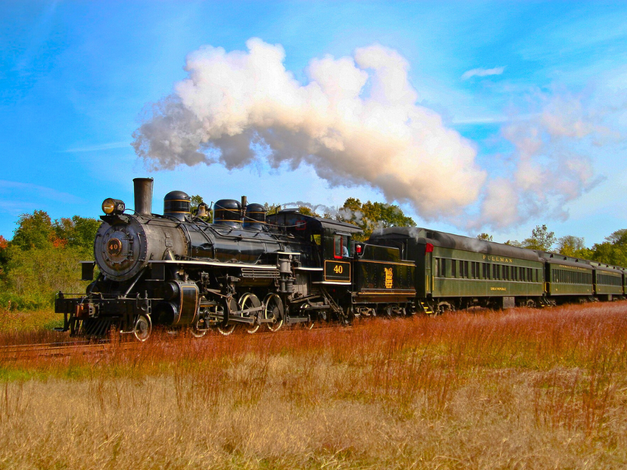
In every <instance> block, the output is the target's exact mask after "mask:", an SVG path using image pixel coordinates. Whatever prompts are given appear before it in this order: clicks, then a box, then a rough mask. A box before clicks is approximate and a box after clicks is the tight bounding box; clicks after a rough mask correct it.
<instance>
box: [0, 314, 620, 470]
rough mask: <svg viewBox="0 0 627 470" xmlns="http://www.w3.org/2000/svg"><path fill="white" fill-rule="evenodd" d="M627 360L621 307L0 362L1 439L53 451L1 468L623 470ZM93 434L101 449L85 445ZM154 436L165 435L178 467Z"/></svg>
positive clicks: (159, 339)
mask: <svg viewBox="0 0 627 470" xmlns="http://www.w3.org/2000/svg"><path fill="white" fill-rule="evenodd" d="M626 348H627V303H626V302H616V303H607V304H595V305H587V306H568V307H560V308H554V309H547V310H530V309H514V310H509V311H505V312H491V311H485V312H480V313H457V314H451V315H446V316H443V317H439V318H435V319H433V318H425V317H414V318H410V319H398V320H381V319H377V320H369V321H363V322H358V323H356V324H354V325H353V326H351V327H347V328H343V327H335V328H324V329H322V328H321V329H314V330H312V331H307V330H304V329H299V328H295V329H293V330H287V331H281V332H279V333H277V334H263V335H262V334H257V335H253V336H250V335H247V334H239V335H238V334H235V335H233V336H230V337H222V336H219V335H209V336H207V337H206V338H203V339H201V340H196V339H194V338H190V337H187V336H185V335H180V336H179V337H176V338H173V337H171V336H170V335H167V334H165V333H163V334H156V335H155V337H153V338H151V340H150V341H149V342H147V343H145V344H141V345H138V346H137V348H135V349H130V350H129V349H123V348H120V347H116V346H115V345H113V346H112V347H111V349H110V350H109V352H108V353H106V354H104V355H101V356H97V357H95V356H78V355H76V356H69V357H65V358H61V359H59V358H56V359H49V358H39V359H36V360H30V361H25V362H20V363H13V364H4V365H2V367H0V380H3V381H4V387H3V388H4V391H3V392H2V390H0V429H2V432H3V433H5V432H9V431H10V430H11V429H20V430H21V432H23V433H27V434H28V433H29V432H31V433H32V434H33V436H32V437H33V438H36V439H37V440H41V439H48V440H49V441H51V442H55V443H56V445H58V446H60V449H58V450H57V451H52V450H51V451H48V454H47V455H48V456H47V460H46V463H45V464H42V463H41V462H40V461H38V460H36V459H35V458H34V455H35V453H34V452H35V451H34V450H33V449H30V450H27V449H26V450H25V449H22V450H20V448H17V447H15V446H14V445H11V440H10V439H9V440H8V441H6V439H5V442H4V443H5V444H6V446H8V447H6V446H5V447H6V449H7V450H5V451H4V452H1V451H0V462H3V461H4V462H12V464H10V465H9V466H11V465H16V466H40V467H42V468H51V467H53V466H57V467H58V466H59V465H60V466H63V465H62V464H63V463H65V465H67V466H78V467H83V468H87V467H91V466H96V467H98V466H108V465H111V457H112V456H113V455H114V454H115V459H117V460H116V461H118V462H122V463H124V465H129V466H130V465H132V466H134V467H139V468H149V467H151V466H171V467H179V466H191V467H198V468H201V467H205V468H206V466H216V467H218V468H235V467H238V468H239V467H244V468H294V467H299V468H322V467H323V466H325V468H326V467H330V468H348V467H355V468H357V467H359V468H361V467H364V466H365V467H367V466H371V467H376V468H383V467H385V468H408V467H409V466H412V465H413V466H414V467H416V468H462V467H463V468H465V467H477V468H479V467H481V468H485V467H500V468H510V467H511V468H527V467H528V468H549V467H551V468H554V467H569V468H586V467H597V468H598V467H607V468H612V467H618V466H621V465H623V464H627V451H625V449H627V445H626V444H627V442H626V437H627V411H626V409H625V406H624V405H625V403H626V401H627V394H626V391H627V354H625V352H626V351H625V350H626ZM46 390H48V392H49V393H50V394H51V395H53V396H54V397H55V398H54V399H55V400H57V401H56V402H49V401H47V399H46V393H48V392H46ZM2 393H3V394H4V397H2V396H1V395H2ZM67 393H69V395H67ZM46 403H49V405H48V406H49V407H50V409H51V410H52V413H51V416H50V417H49V419H48V421H46V420H45V419H44V420H43V424H44V427H43V428H38V429H37V430H36V431H34V430H33V429H32V426H31V424H29V421H28V419H31V420H33V419H35V416H38V415H37V413H41V410H43V409H44V408H45V406H46ZM77 410H81V411H82V412H83V414H82V415H81V414H77V412H78V411H77ZM125 416H133V419H131V422H130V424H129V422H128V420H127V419H126V418H124V417H125ZM29 417H30V418H29ZM59 417H61V418H59ZM38 419H39V421H41V417H38ZM59 419H61V420H62V422H59V421H58V420H59ZM115 419H120V420H122V421H121V422H120V423H118V422H116V421H115ZM164 419H165V421H164ZM35 420H36V419H35ZM46 422H48V426H52V424H50V423H56V425H59V426H61V427H62V428H63V429H64V430H65V431H66V432H67V433H69V436H70V438H71V439H72V440H73V442H74V443H75V445H74V447H72V448H68V447H67V446H66V445H62V444H61V443H60V442H58V440H57V439H56V438H55V437H54V436H53V435H52V434H50V432H51V431H49V432H46V429H47V428H46V427H45V423H46ZM122 422H124V423H125V424H121V423H122ZM164 426H165V428H164ZM144 428H145V429H150V430H151V432H152V433H153V436H151V437H149V436H148V435H146V434H145V433H142V429H144ZM162 428H163V429H162ZM79 429H83V430H82V431H79ZM85 429H89V432H85ZM166 430H167V432H166ZM116 433H117V434H116ZM168 433H170V434H168ZM105 435H106V436H110V437H108V438H107V440H106V441H105V444H103V445H104V450H102V449H101V448H100V447H97V444H96V443H95V442H94V441H93V438H94V436H96V437H98V439H99V440H102V436H105ZM117 435H119V436H126V438H125V440H123V441H119V442H118V441H117V440H116V439H117V438H116V437H115V436H117ZM155 435H156V437H157V438H158V439H166V440H167V439H168V438H167V436H168V435H171V436H173V439H174V440H173V441H172V442H171V444H170V447H169V449H170V452H172V455H174V456H176V458H174V457H172V455H170V454H167V453H162V451H163V452H164V450H163V449H162V446H161V444H159V443H158V442H155V440H154V439H155ZM88 436H91V437H89V438H88ZM111 436H113V437H111ZM272 436H274V437H272ZM90 439H91V440H90ZM120 439H121V438H120ZM129 439H130V440H131V441H132V443H133V445H131V443H128V444H125V442H127V441H128V440H129ZM138 444H140V446H139V447H140V448H142V446H143V447H144V448H146V449H151V452H152V454H150V455H151V458H150V459H148V460H145V461H142V460H141V459H140V455H139V454H138V452H139V451H137V450H136V448H137V445H138ZM199 445H200V446H201V448H198V447H197V446H199ZM201 449H202V450H201ZM68 452H71V454H70V455H68V454H67V453H68ZM171 457H172V458H171ZM173 458H174V460H172V459H173ZM179 458H180V460H177V459H179ZM107 462H108V463H107ZM185 462H187V464H186V463H185ZM188 464H189V465H188Z"/></svg>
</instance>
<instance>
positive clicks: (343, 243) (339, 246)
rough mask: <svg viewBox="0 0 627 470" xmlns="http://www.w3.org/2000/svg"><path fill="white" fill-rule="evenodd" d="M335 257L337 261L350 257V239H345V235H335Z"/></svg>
mask: <svg viewBox="0 0 627 470" xmlns="http://www.w3.org/2000/svg"><path fill="white" fill-rule="evenodd" d="M333 257H334V258H336V259H340V258H348V257H350V250H349V248H348V237H345V236H343V235H334V237H333Z"/></svg>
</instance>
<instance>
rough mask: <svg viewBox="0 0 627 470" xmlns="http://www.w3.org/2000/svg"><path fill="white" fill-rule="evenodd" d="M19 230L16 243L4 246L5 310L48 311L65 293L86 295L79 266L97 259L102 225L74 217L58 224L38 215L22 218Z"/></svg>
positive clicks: (0, 290) (1, 284) (1, 302)
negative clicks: (95, 253) (96, 240)
mask: <svg viewBox="0 0 627 470" xmlns="http://www.w3.org/2000/svg"><path fill="white" fill-rule="evenodd" d="M17 225H18V227H17V228H16V230H15V236H14V237H13V240H11V241H10V242H6V240H5V241H4V242H2V243H0V307H2V308H8V306H9V305H10V306H11V309H18V310H23V309H28V310H32V309H45V308H50V307H51V306H52V303H53V301H54V296H55V294H56V292H58V291H60V290H62V291H64V292H83V291H84V290H85V283H84V282H82V281H80V278H81V272H80V264H79V263H80V261H83V260H86V259H91V258H92V257H93V243H94V238H95V236H96V231H97V230H98V227H99V226H100V221H98V220H95V219H89V218H84V217H80V216H74V217H72V218H62V219H60V220H55V221H54V222H53V221H52V220H51V219H50V216H49V215H48V214H47V213H46V212H45V211H39V210H36V211H34V212H33V213H32V214H22V215H21V216H20V218H19V219H18V222H17ZM3 240H4V239H3Z"/></svg>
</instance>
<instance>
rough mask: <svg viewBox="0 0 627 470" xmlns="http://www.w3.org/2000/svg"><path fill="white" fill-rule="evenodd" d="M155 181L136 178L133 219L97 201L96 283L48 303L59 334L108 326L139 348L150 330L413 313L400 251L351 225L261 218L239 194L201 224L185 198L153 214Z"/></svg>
mask: <svg viewBox="0 0 627 470" xmlns="http://www.w3.org/2000/svg"><path fill="white" fill-rule="evenodd" d="M152 184H153V181H152V179H151V178H136V179H135V180H134V189H135V210H134V213H128V212H127V211H126V206H125V204H124V202H123V201H120V200H117V199H106V200H105V201H104V202H103V204H102V209H103V212H104V214H105V215H103V216H101V219H102V224H101V226H100V228H99V229H98V232H97V234H96V238H95V241H94V257H95V262H84V263H83V264H82V266H83V269H82V271H83V279H84V280H91V281H93V282H91V283H90V284H89V286H88V287H87V292H86V294H85V295H65V294H63V293H59V294H58V296H57V299H56V301H55V311H56V312H57V313H63V314H64V326H63V330H64V331H67V330H69V331H70V332H71V334H72V335H81V336H88V337H99V336H104V335H107V334H108V333H109V332H110V331H111V330H112V329H113V330H115V331H119V332H120V333H123V334H124V333H129V334H133V335H134V336H135V338H137V339H138V340H140V341H145V340H146V339H148V337H149V336H150V334H151V331H152V328H153V325H163V326H165V327H166V328H176V327H189V328H190V329H191V332H192V334H193V335H195V336H203V335H204V334H206V333H207V331H209V330H210V329H211V328H215V329H217V330H218V331H219V332H220V333H222V334H224V335H228V334H230V333H232V332H233V330H234V329H235V328H236V327H237V326H238V325H240V326H243V327H244V328H245V329H246V330H247V331H248V332H249V333H254V332H256V331H257V330H258V329H259V328H260V327H261V326H265V327H267V328H269V329H270V330H272V331H276V330H278V329H279V328H281V327H282V326H283V325H291V324H296V323H302V324H304V325H305V326H308V327H311V326H312V325H313V323H314V322H315V321H317V320H318V319H322V320H328V319H335V320H338V321H342V322H347V321H349V319H350V317H351V316H352V315H354V314H356V313H357V314H359V312H366V311H374V309H376V308H381V307H382V306H384V307H385V309H387V310H388V311H389V312H391V311H392V309H394V310H396V311H400V310H403V311H411V312H413V310H414V298H415V296H416V291H415V288H414V285H413V279H414V271H415V266H414V264H413V263H411V262H409V261H403V260H401V257H400V250H399V249H398V248H393V247H382V246H381V247H376V246H370V245H368V244H358V245H356V244H355V243H353V241H352V237H353V236H354V234H356V233H359V232H360V229H359V228H357V227H355V226H354V225H352V224H347V223H342V222H338V221H334V220H328V219H322V218H318V217H310V216H306V215H303V214H299V213H298V212H296V211H295V210H283V211H280V212H278V213H277V214H273V215H270V216H267V214H266V212H265V210H264V206H262V205H260V204H247V203H246V200H245V198H242V202H241V203H240V202H239V201H236V200H228V199H223V200H219V201H217V202H216V203H215V205H214V211H213V212H214V214H213V223H208V222H206V221H205V217H204V216H205V215H206V208H204V207H200V210H199V213H198V215H197V216H192V214H191V212H190V206H191V203H190V197H189V196H188V195H187V194H185V193H184V192H182V191H172V192H170V193H168V194H167V195H166V196H165V198H164V210H163V215H158V214H153V213H152V208H151V203H152ZM356 253H357V257H356ZM95 265H97V267H98V270H99V274H98V276H97V278H96V279H95V280H93V277H94V275H93V274H94V267H95Z"/></svg>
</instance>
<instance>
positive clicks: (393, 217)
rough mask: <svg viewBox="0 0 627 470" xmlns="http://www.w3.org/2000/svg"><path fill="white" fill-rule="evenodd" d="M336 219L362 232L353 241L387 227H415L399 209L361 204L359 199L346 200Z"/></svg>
mask: <svg viewBox="0 0 627 470" xmlns="http://www.w3.org/2000/svg"><path fill="white" fill-rule="evenodd" d="M336 219H337V220H339V221H342V222H349V223H353V224H355V225H357V226H358V227H359V228H361V229H362V230H363V231H364V234H363V236H361V237H355V239H358V238H363V239H364V240H365V239H367V238H368V237H370V235H371V234H372V232H374V231H375V230H376V229H379V228H387V227H415V226H416V222H414V220H413V219H412V218H411V217H407V216H406V215H405V214H404V213H403V211H402V210H401V208H400V207H398V206H396V205H393V204H384V203H381V202H370V201H368V202H366V203H363V204H362V202H361V201H360V200H359V199H355V198H348V199H347V200H346V201H345V202H344V205H343V206H342V207H341V208H340V209H339V210H338V214H337V215H336Z"/></svg>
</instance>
